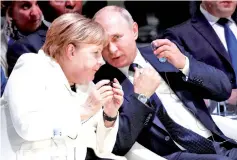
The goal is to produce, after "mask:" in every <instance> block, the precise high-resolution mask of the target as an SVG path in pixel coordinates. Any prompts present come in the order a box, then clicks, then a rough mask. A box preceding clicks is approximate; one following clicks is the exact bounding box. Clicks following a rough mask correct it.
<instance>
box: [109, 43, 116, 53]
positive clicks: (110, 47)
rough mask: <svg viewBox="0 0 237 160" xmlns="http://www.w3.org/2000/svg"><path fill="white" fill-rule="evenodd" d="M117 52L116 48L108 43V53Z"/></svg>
mask: <svg viewBox="0 0 237 160" xmlns="http://www.w3.org/2000/svg"><path fill="white" fill-rule="evenodd" d="M117 50H118V48H117V46H116V45H115V44H114V43H111V42H110V43H109V51H110V53H116V52H117Z"/></svg>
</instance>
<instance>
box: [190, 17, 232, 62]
mask: <svg viewBox="0 0 237 160" xmlns="http://www.w3.org/2000/svg"><path fill="white" fill-rule="evenodd" d="M191 22H192V25H193V27H194V28H195V29H196V30H197V31H198V32H199V33H200V34H201V35H202V36H203V38H204V39H206V40H207V42H208V43H209V44H210V45H211V46H212V47H213V48H214V49H215V50H216V52H217V53H219V54H220V55H221V56H222V57H224V58H225V59H226V60H227V61H228V62H229V63H230V65H231V61H230V57H229V54H228V53H227V52H226V49H225V47H224V46H223V44H222V43H221V41H220V39H219V37H218V36H217V34H216V32H215V31H214V29H213V28H212V27H211V25H210V24H209V22H208V21H207V20H206V18H205V17H204V15H203V14H202V13H200V12H198V13H197V15H195V16H194V17H193V18H192V20H191ZM201 54H205V53H201Z"/></svg>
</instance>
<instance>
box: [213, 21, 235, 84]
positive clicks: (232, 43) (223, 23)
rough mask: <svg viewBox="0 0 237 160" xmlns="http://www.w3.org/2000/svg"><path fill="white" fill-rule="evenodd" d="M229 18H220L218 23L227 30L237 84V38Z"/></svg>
mask: <svg viewBox="0 0 237 160" xmlns="http://www.w3.org/2000/svg"><path fill="white" fill-rule="evenodd" d="M228 22H229V20H228V19H226V18H220V19H219V20H218V21H217V23H218V24H220V25H221V26H223V27H224V30H225V40H226V44H227V48H228V52H229V55H230V59H231V62H232V67H233V69H234V71H235V78H236V85H237V39H236V37H235V35H234V33H233V32H232V31H231V29H230V27H229V25H228Z"/></svg>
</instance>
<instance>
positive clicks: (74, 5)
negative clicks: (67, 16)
mask: <svg viewBox="0 0 237 160" xmlns="http://www.w3.org/2000/svg"><path fill="white" fill-rule="evenodd" d="M49 5H50V6H52V7H53V8H54V12H55V13H56V14H57V15H58V16H61V15H62V14H64V13H73V12H76V13H80V14H81V12H82V1H78V0H50V1H49Z"/></svg>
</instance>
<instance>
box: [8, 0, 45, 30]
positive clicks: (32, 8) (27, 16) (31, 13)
mask: <svg viewBox="0 0 237 160" xmlns="http://www.w3.org/2000/svg"><path fill="white" fill-rule="evenodd" d="M8 15H9V17H11V18H12V20H13V22H14V23H15V25H16V26H17V28H18V29H19V31H21V32H26V33H29V32H34V31H35V30H36V29H37V28H38V27H39V26H40V25H41V21H42V12H41V10H40V8H39V6H38V3H37V1H34V0H31V1H29V0H28V1H23V0H20V1H19V0H18V1H14V2H13V3H12V4H11V6H10V8H9V11H8Z"/></svg>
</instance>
